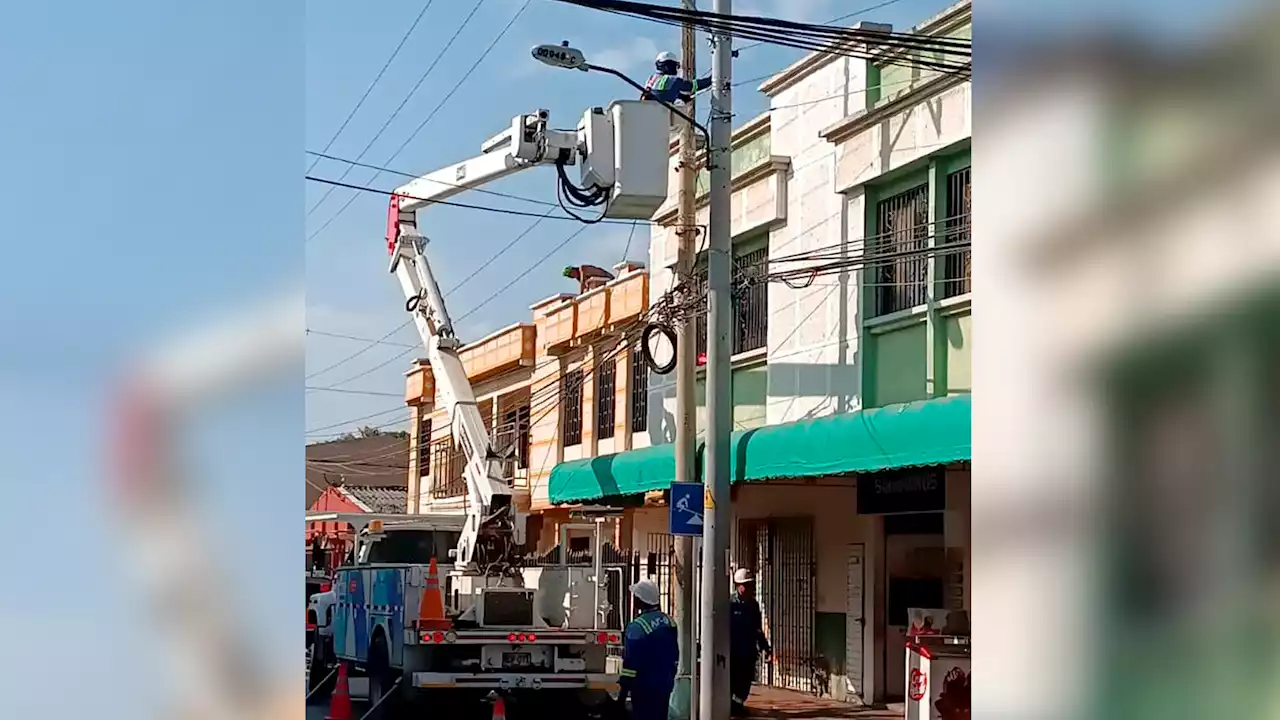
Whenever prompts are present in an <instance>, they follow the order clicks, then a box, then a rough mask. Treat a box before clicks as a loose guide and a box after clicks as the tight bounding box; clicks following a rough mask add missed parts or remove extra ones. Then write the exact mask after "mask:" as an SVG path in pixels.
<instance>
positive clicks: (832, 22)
mask: <svg viewBox="0 0 1280 720" xmlns="http://www.w3.org/2000/svg"><path fill="white" fill-rule="evenodd" d="M899 2H902V0H886V2H882V3H880V4H879V5H872V6H871V7H868V8H863V9H861V10H855V11H854V12H851V13H849V14H847V15H841V16H840V17H838V18H831V19H830V20H828V21H826V22H824V23H822V24H823V25H835V24H836V23H838V22H843V21H845V20H850V19H852V18H855V17H857V16H859V15H866V14H867V13H869V12H871V11H872V10H879V9H880V8H886V7H889V6H890V5H893V4H894V3H899ZM761 45H768V43H765V42H753V43H747V44H746V45H743V46H742V47H740V48H737V50H738V52H742V51H743V50H750V49H752V48H756V47H760V46H761Z"/></svg>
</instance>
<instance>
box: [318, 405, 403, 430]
mask: <svg viewBox="0 0 1280 720" xmlns="http://www.w3.org/2000/svg"><path fill="white" fill-rule="evenodd" d="M393 412H404V406H403V405H396V406H395V407H393V408H388V409H386V410H380V411H378V412H375V413H369V414H368V415H361V416H360V417H355V418H350V419H348V420H343V421H342V422H336V423H332V424H330V425H321V426H320V427H314V428H311V429H309V430H307V432H306V434H307V435H316V434H318V433H320V432H321V431H324V430H331V429H333V428H336V427H342V426H344V425H349V424H351V423H354V422H360V421H361V420H372V419H373V418H376V417H382V416H383V415H390V414H391V413H393ZM396 422H401V420H397V421H396Z"/></svg>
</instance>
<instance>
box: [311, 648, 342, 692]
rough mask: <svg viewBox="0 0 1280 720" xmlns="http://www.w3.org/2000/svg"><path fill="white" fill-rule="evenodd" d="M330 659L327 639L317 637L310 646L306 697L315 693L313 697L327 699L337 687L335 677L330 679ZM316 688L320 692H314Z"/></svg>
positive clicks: (331, 671)
mask: <svg viewBox="0 0 1280 720" xmlns="http://www.w3.org/2000/svg"><path fill="white" fill-rule="evenodd" d="M331 657H332V652H331V651H330V649H329V640H328V638H325V637H324V636H321V635H317V636H316V639H315V642H314V643H312V645H311V664H310V667H308V668H307V694H308V695H310V694H311V693H312V692H313V691H315V692H316V694H315V697H317V698H327V697H328V696H329V695H331V694H332V693H333V688H334V686H335V685H337V676H336V675H333V676H332V677H330V675H332V674H333V668H332V667H331V666H330V663H329V661H330V659H331ZM317 688H320V690H319V691H316V689H317Z"/></svg>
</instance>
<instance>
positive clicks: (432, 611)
mask: <svg viewBox="0 0 1280 720" xmlns="http://www.w3.org/2000/svg"><path fill="white" fill-rule="evenodd" d="M418 629H419V630H448V629H449V619H448V618H446V617H445V615H444V594H443V592H442V591H441V590H440V568H438V567H437V566H436V559H435V558H431V564H430V565H428V566H427V581H426V584H425V587H423V588H422V600H421V601H420V602H419V603H418Z"/></svg>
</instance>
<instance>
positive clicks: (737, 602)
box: [729, 568, 773, 717]
mask: <svg viewBox="0 0 1280 720" xmlns="http://www.w3.org/2000/svg"><path fill="white" fill-rule="evenodd" d="M733 585H734V593H733V599H732V600H731V601H730V603H729V715H730V717H746V715H747V708H746V703H747V696H748V695H750V694H751V684H752V683H753V682H755V677H756V661H757V660H758V659H759V657H760V653H764V656H765V660H766V661H767V660H769V659H771V658H772V656H773V648H771V647H769V639H768V638H767V637H765V635H764V620H763V618H762V617H761V615H760V603H759V602H758V601H757V600H756V593H755V578H754V577H752V575H751V571H750V570H748V569H746V568H738V570H737V571H735V572H734V573H733Z"/></svg>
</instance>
